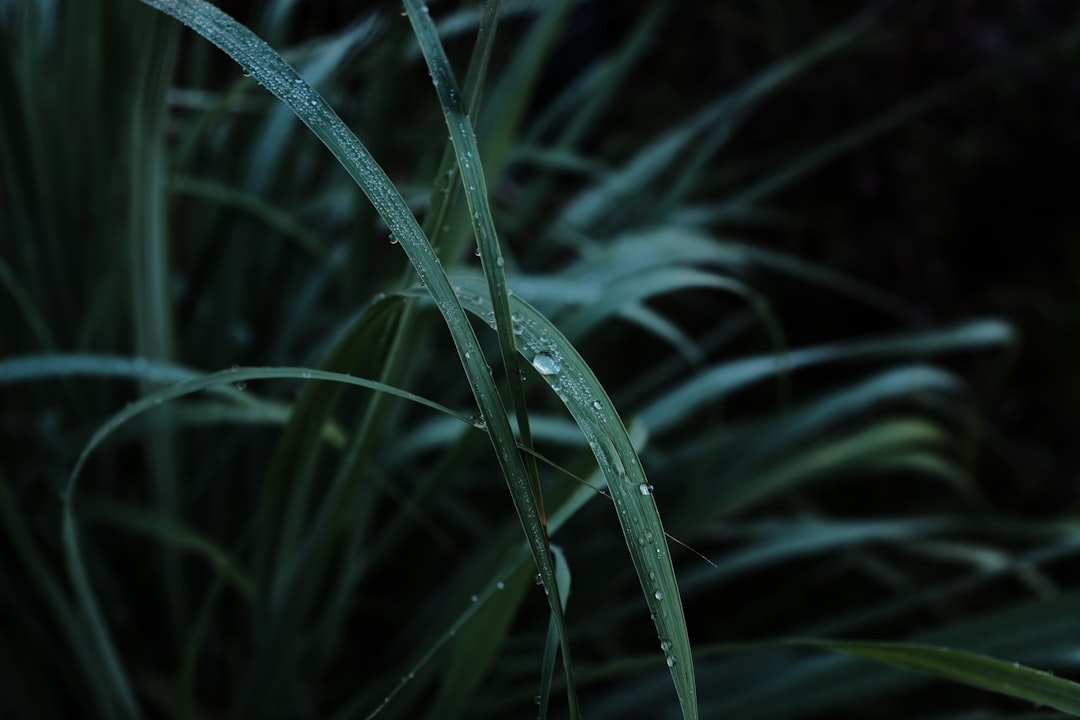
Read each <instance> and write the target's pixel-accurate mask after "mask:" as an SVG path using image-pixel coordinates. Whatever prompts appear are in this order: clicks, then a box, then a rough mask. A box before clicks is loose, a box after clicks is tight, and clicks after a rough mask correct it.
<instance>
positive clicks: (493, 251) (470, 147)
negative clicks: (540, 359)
mask: <svg viewBox="0 0 1080 720" xmlns="http://www.w3.org/2000/svg"><path fill="white" fill-rule="evenodd" d="M405 9H406V11H407V12H408V14H409V20H410V21H411V22H412V26H413V32H414V33H415V34H416V39H417V41H418V42H419V44H420V51H421V52H422V53H423V55H424V60H425V61H426V62H427V65H428V71H429V72H430V73H431V78H432V82H433V83H434V85H435V90H436V91H437V93H438V96H439V103H440V104H441V105H442V108H443V116H444V117H445V119H446V127H447V129H448V130H449V131H450V142H451V143H452V144H453V146H454V152H455V154H456V155H457V165H458V172H459V173H460V174H461V182H462V185H463V186H464V188H465V200H466V203H467V204H468V206H469V217H470V218H471V219H472V225H473V232H474V234H475V236H476V243H477V247H478V248H479V250H480V262H481V265H482V266H483V269H484V276H485V277H486V278H487V283H488V291H489V293H490V295H491V302H492V308H493V311H494V313H495V327H496V333H497V335H498V338H499V352H500V353H501V355H502V361H503V367H504V368H505V370H506V375H507V385H509V387H510V398H511V401H512V402H513V405H514V416H515V417H516V418H517V423H518V432H519V433H520V435H521V442H522V444H523V445H524V446H525V447H526V448H528V449H530V450H531V449H532V434H531V432H530V431H529V412H528V408H527V407H526V405H525V391H524V389H523V388H522V383H521V368H520V367H519V366H518V355H517V352H516V351H515V347H514V336H513V334H512V333H511V332H510V329H511V327H512V325H513V323H512V320H511V314H510V301H509V299H508V298H509V288H508V286H507V284H506V273H505V272H504V271H503V265H504V261H503V257H502V250H501V249H500V247H499V238H498V235H497V232H496V230H495V221H494V218H493V217H492V214H491V206H490V204H489V203H488V192H487V183H486V180H485V178H484V171H483V167H482V165H481V163H480V148H479V147H478V146H477V144H476V134H475V133H474V132H473V128H472V123H471V122H470V120H469V117H468V115H467V114H466V112H465V106H464V105H463V104H462V98H461V92H460V91H459V90H458V85H457V79H456V78H455V77H454V72H453V69H452V68H451V67H450V61H449V59H448V58H447V57H446V52H445V50H443V46H442V43H441V42H440V40H439V34H438V32H436V30H435V24H434V23H433V22H432V21H431V16H430V15H429V13H428V12H427V7H426V6H425V5H423V3H422V2H420V0H405ZM524 461H525V471H526V472H527V473H528V475H529V482H530V484H531V485H532V491H533V495H534V496H535V498H536V506H537V507H538V508H539V510H540V521H541V523H543V524H544V525H545V526H546V524H547V518H546V517H545V516H544V502H543V494H542V493H541V491H540V479H539V476H538V474H537V470H536V462H535V460H534V459H533V458H532V456H531V455H528V454H526V455H525V458H524Z"/></svg>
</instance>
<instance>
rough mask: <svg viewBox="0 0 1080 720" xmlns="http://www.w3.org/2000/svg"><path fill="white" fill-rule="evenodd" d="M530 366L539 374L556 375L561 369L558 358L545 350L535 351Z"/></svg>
mask: <svg viewBox="0 0 1080 720" xmlns="http://www.w3.org/2000/svg"><path fill="white" fill-rule="evenodd" d="M532 366H533V367H534V368H536V372H538V373H540V374H541V375H558V374H559V371H560V370H562V368H561V367H560V366H559V360H558V358H556V357H555V356H554V355H552V354H551V353H549V352H547V351H546V350H545V351H543V352H538V353H536V355H535V356H534V357H533V359H532Z"/></svg>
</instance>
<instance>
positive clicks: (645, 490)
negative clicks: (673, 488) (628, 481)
mask: <svg viewBox="0 0 1080 720" xmlns="http://www.w3.org/2000/svg"><path fill="white" fill-rule="evenodd" d="M637 489H638V490H640V491H641V494H642V495H651V494H652V489H653V486H652V485H646V484H645V483H641V484H640V485H638V488H637Z"/></svg>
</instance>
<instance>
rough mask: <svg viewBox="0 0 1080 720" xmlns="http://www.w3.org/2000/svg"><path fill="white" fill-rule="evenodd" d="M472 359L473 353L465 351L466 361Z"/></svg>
mask: <svg viewBox="0 0 1080 720" xmlns="http://www.w3.org/2000/svg"><path fill="white" fill-rule="evenodd" d="M471 357H472V353H471V352H469V351H468V350H466V351H465V359H466V360H468V359H469V358H471Z"/></svg>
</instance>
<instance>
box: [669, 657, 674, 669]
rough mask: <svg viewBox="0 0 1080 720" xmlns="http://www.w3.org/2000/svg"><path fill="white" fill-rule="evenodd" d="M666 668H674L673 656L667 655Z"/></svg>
mask: <svg viewBox="0 0 1080 720" xmlns="http://www.w3.org/2000/svg"><path fill="white" fill-rule="evenodd" d="M667 666H668V667H669V668H673V667H675V656H674V655H668V659H667Z"/></svg>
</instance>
